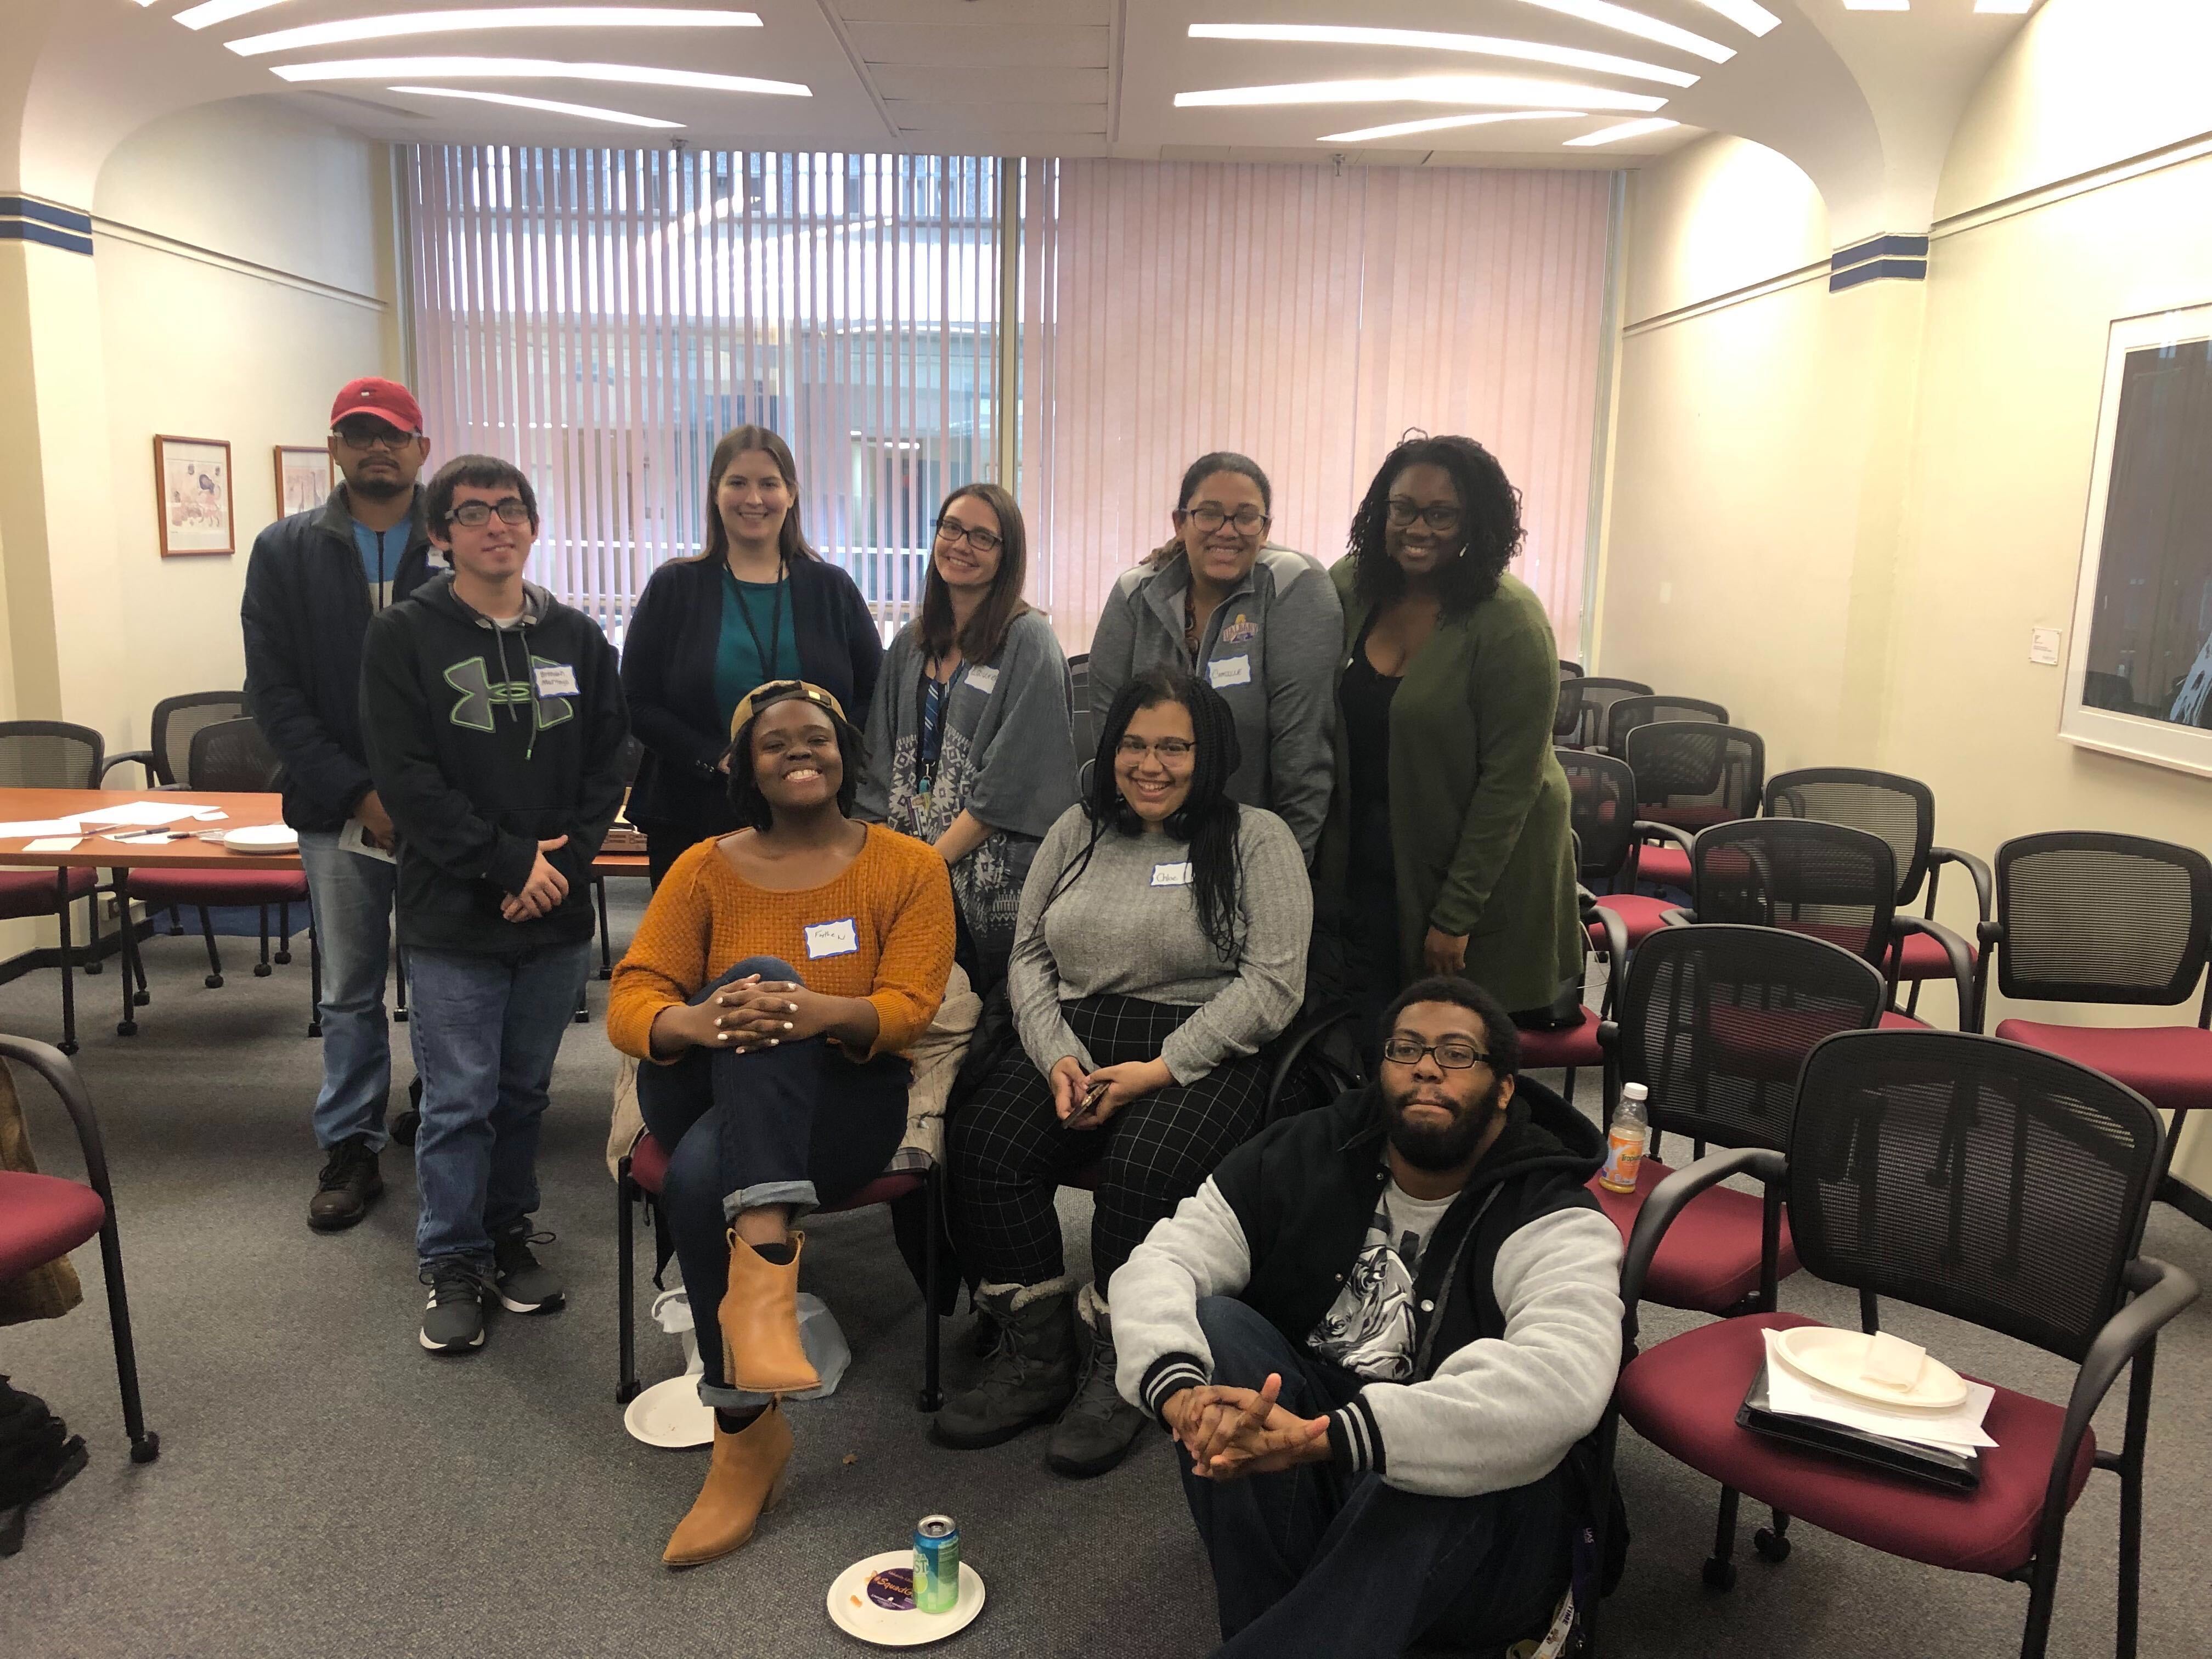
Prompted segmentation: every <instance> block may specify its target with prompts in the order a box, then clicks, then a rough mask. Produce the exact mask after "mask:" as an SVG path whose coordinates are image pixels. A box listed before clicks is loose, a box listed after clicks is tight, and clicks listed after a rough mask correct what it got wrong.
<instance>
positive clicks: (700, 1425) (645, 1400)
mask: <svg viewBox="0 0 2212 1659" xmlns="http://www.w3.org/2000/svg"><path fill="white" fill-rule="evenodd" d="M623 1427H624V1428H626V1429H628V1430H629V1431H630V1436H631V1437H632V1438H633V1439H637V1440H642V1441H644V1442H645V1443H646V1444H647V1445H648V1446H670V1447H681V1446H703V1445H706V1444H708V1443H709V1442H710V1441H712V1440H713V1439H714V1407H712V1406H707V1405H702V1404H701V1403H700V1401H699V1379H698V1377H697V1376H696V1375H694V1376H671V1377H670V1378H669V1379H668V1380H667V1381H666V1382H665V1383H654V1384H653V1386H652V1387H651V1388H649V1389H647V1390H646V1391H645V1392H644V1393H643V1394H641V1395H638V1397H637V1398H636V1399H635V1400H633V1401H630V1402H629V1407H627V1408H626V1409H625V1410H624V1411H623Z"/></svg>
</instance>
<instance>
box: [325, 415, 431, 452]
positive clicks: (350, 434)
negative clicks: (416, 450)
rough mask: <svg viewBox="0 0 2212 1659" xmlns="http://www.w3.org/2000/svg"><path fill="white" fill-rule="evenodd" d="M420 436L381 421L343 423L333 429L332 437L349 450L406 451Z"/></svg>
mask: <svg viewBox="0 0 2212 1659" xmlns="http://www.w3.org/2000/svg"><path fill="white" fill-rule="evenodd" d="M331 436H332V437H333V438H336V439H337V441H339V442H340V443H342V444H343V445H344V446H345V447H347V448H348V449H394V450H397V449H404V448H406V447H407V446H408V445H410V444H411V443H413V442H414V441H415V440H416V438H417V437H418V436H420V434H419V433H414V432H402V431H400V430H399V429H398V428H397V427H390V426H386V425H385V423H384V422H381V421H341V422H338V423H337V425H336V426H334V427H332V428H331Z"/></svg>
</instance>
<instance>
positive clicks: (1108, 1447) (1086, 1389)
mask: <svg viewBox="0 0 2212 1659" xmlns="http://www.w3.org/2000/svg"><path fill="white" fill-rule="evenodd" d="M1076 1306H1077V1308H1078V1309H1079V1311H1080V1312H1081V1313H1082V1315H1083V1322H1084V1323H1085V1324H1086V1325H1088V1326H1089V1327H1090V1328H1091V1352H1090V1353H1089V1354H1088V1355H1087V1356H1085V1359H1084V1361H1083V1374H1082V1376H1081V1379H1080V1380H1079V1382H1078V1383H1077V1384H1076V1389H1075V1398H1074V1399H1073V1401H1070V1402H1069V1405H1068V1407H1067V1409H1066V1411H1064V1412H1062V1413H1060V1421H1059V1422H1057V1423H1055V1424H1054V1425H1053V1428H1052V1444H1051V1446H1050V1447H1049V1448H1048V1449H1047V1450H1046V1452H1045V1457H1044V1461H1045V1464H1046V1466H1047V1467H1048V1468H1051V1469H1052V1470H1053V1471H1054V1472H1055V1473H1056V1474H1066V1475H1073V1477H1074V1478H1075V1479H1077V1480H1087V1479H1089V1478H1090V1477H1091V1476H1092V1475H1094V1474H1105V1473H1106V1471H1107V1470H1109V1469H1110V1468H1113V1467H1114V1466H1115V1464H1116V1463H1118V1462H1121V1460H1122V1459H1123V1458H1125V1457H1127V1455H1129V1448H1130V1447H1131V1446H1132V1445H1133V1444H1134V1443H1136V1438H1137V1436H1138V1435H1139V1433H1141V1432H1142V1431H1143V1430H1144V1427H1145V1421H1146V1419H1145V1414H1144V1413H1142V1412H1140V1411H1139V1410H1138V1409H1137V1408H1136V1407H1134V1406H1132V1405H1131V1404H1130V1403H1129V1402H1128V1401H1126V1400H1124V1399H1122V1398H1121V1395H1120V1394H1119V1393H1118V1392H1116V1390H1115V1387H1114V1359H1115V1356H1114V1326H1113V1322H1112V1320H1111V1318H1110V1316H1109V1314H1108V1312H1107V1308H1106V1302H1105V1298H1104V1297H1101V1296H1100V1295H1099V1294H1098V1287H1097V1285H1085V1286H1084V1287H1083V1294H1082V1295H1081V1296H1080V1297H1078V1298H1077V1299H1076Z"/></svg>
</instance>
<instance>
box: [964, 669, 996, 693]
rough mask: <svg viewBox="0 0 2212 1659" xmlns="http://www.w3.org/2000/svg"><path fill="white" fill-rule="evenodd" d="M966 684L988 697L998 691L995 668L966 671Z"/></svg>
mask: <svg viewBox="0 0 2212 1659" xmlns="http://www.w3.org/2000/svg"><path fill="white" fill-rule="evenodd" d="M968 684H970V685H972V686H974V687H975V689H976V690H978V691H981V693H982V694H983V695H984V696H990V695H991V693H993V692H994V691H995V690H998V689H999V671H998V670H997V669H995V668H971V669H969V671H968Z"/></svg>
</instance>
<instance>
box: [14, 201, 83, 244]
mask: <svg viewBox="0 0 2212 1659" xmlns="http://www.w3.org/2000/svg"><path fill="white" fill-rule="evenodd" d="M0 218H11V219H36V220H38V221H39V222H40V223H42V224H49V225H54V226H58V227H59V228H61V229H63V230H73V231H75V232H76V234H78V235H80V236H89V235H91V234H92V216H91V215H90V214H88V213H79V212H78V211H76V209H74V208H64V207H56V206H54V205H53V204H52V203H50V202H34V201H33V200H32V199H31V198H30V197H27V196H0Z"/></svg>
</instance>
